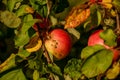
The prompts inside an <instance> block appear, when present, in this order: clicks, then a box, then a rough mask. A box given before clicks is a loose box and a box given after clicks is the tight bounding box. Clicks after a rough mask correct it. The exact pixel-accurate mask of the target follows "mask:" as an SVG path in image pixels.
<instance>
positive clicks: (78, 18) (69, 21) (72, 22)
mask: <svg viewBox="0 0 120 80" xmlns="http://www.w3.org/2000/svg"><path fill="white" fill-rule="evenodd" d="M84 7H85V6H84V5H77V6H75V7H73V8H72V10H71V11H70V13H69V15H68V16H67V18H66V23H65V27H64V28H65V29H66V28H75V27H77V26H79V25H80V24H82V23H83V22H85V21H86V20H87V18H88V17H89V16H90V9H89V8H86V9H84ZM82 8H83V9H82Z"/></svg>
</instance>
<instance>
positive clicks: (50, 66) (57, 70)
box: [48, 64, 62, 76]
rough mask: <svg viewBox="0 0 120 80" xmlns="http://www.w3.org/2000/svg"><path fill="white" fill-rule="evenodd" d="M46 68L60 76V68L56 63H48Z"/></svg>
mask: <svg viewBox="0 0 120 80" xmlns="http://www.w3.org/2000/svg"><path fill="white" fill-rule="evenodd" d="M48 70H49V71H50V72H52V73H54V74H56V75H59V76H62V72H61V69H60V68H59V66H57V65H56V64H48Z"/></svg>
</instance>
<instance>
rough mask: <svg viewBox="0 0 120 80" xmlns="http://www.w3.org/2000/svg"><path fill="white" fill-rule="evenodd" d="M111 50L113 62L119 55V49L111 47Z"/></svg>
mask: <svg viewBox="0 0 120 80" xmlns="http://www.w3.org/2000/svg"><path fill="white" fill-rule="evenodd" d="M111 50H112V51H113V53H114V55H113V62H115V61H117V60H118V59H119V57H120V55H119V54H120V51H119V50H117V49H111Z"/></svg>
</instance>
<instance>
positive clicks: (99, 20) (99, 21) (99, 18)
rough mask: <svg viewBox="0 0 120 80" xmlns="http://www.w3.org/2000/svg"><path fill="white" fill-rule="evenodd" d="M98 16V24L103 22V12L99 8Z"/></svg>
mask: <svg viewBox="0 0 120 80" xmlns="http://www.w3.org/2000/svg"><path fill="white" fill-rule="evenodd" d="M97 18H98V24H97V25H98V26H99V25H100V23H101V20H102V16H101V13H100V11H99V10H97Z"/></svg>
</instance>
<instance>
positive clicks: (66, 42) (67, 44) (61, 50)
mask: <svg viewBox="0 0 120 80" xmlns="http://www.w3.org/2000/svg"><path fill="white" fill-rule="evenodd" d="M48 37H49V38H48V39H46V40H45V47H46V49H47V51H48V52H49V53H51V54H52V55H53V56H54V57H55V58H56V59H58V60H60V59H63V58H65V57H66V56H67V55H68V54H69V52H70V50H71V47H72V41H71V37H70V35H69V34H68V33H67V32H66V31H65V30H63V29H54V30H52V31H51V32H50V33H49V35H48Z"/></svg>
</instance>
